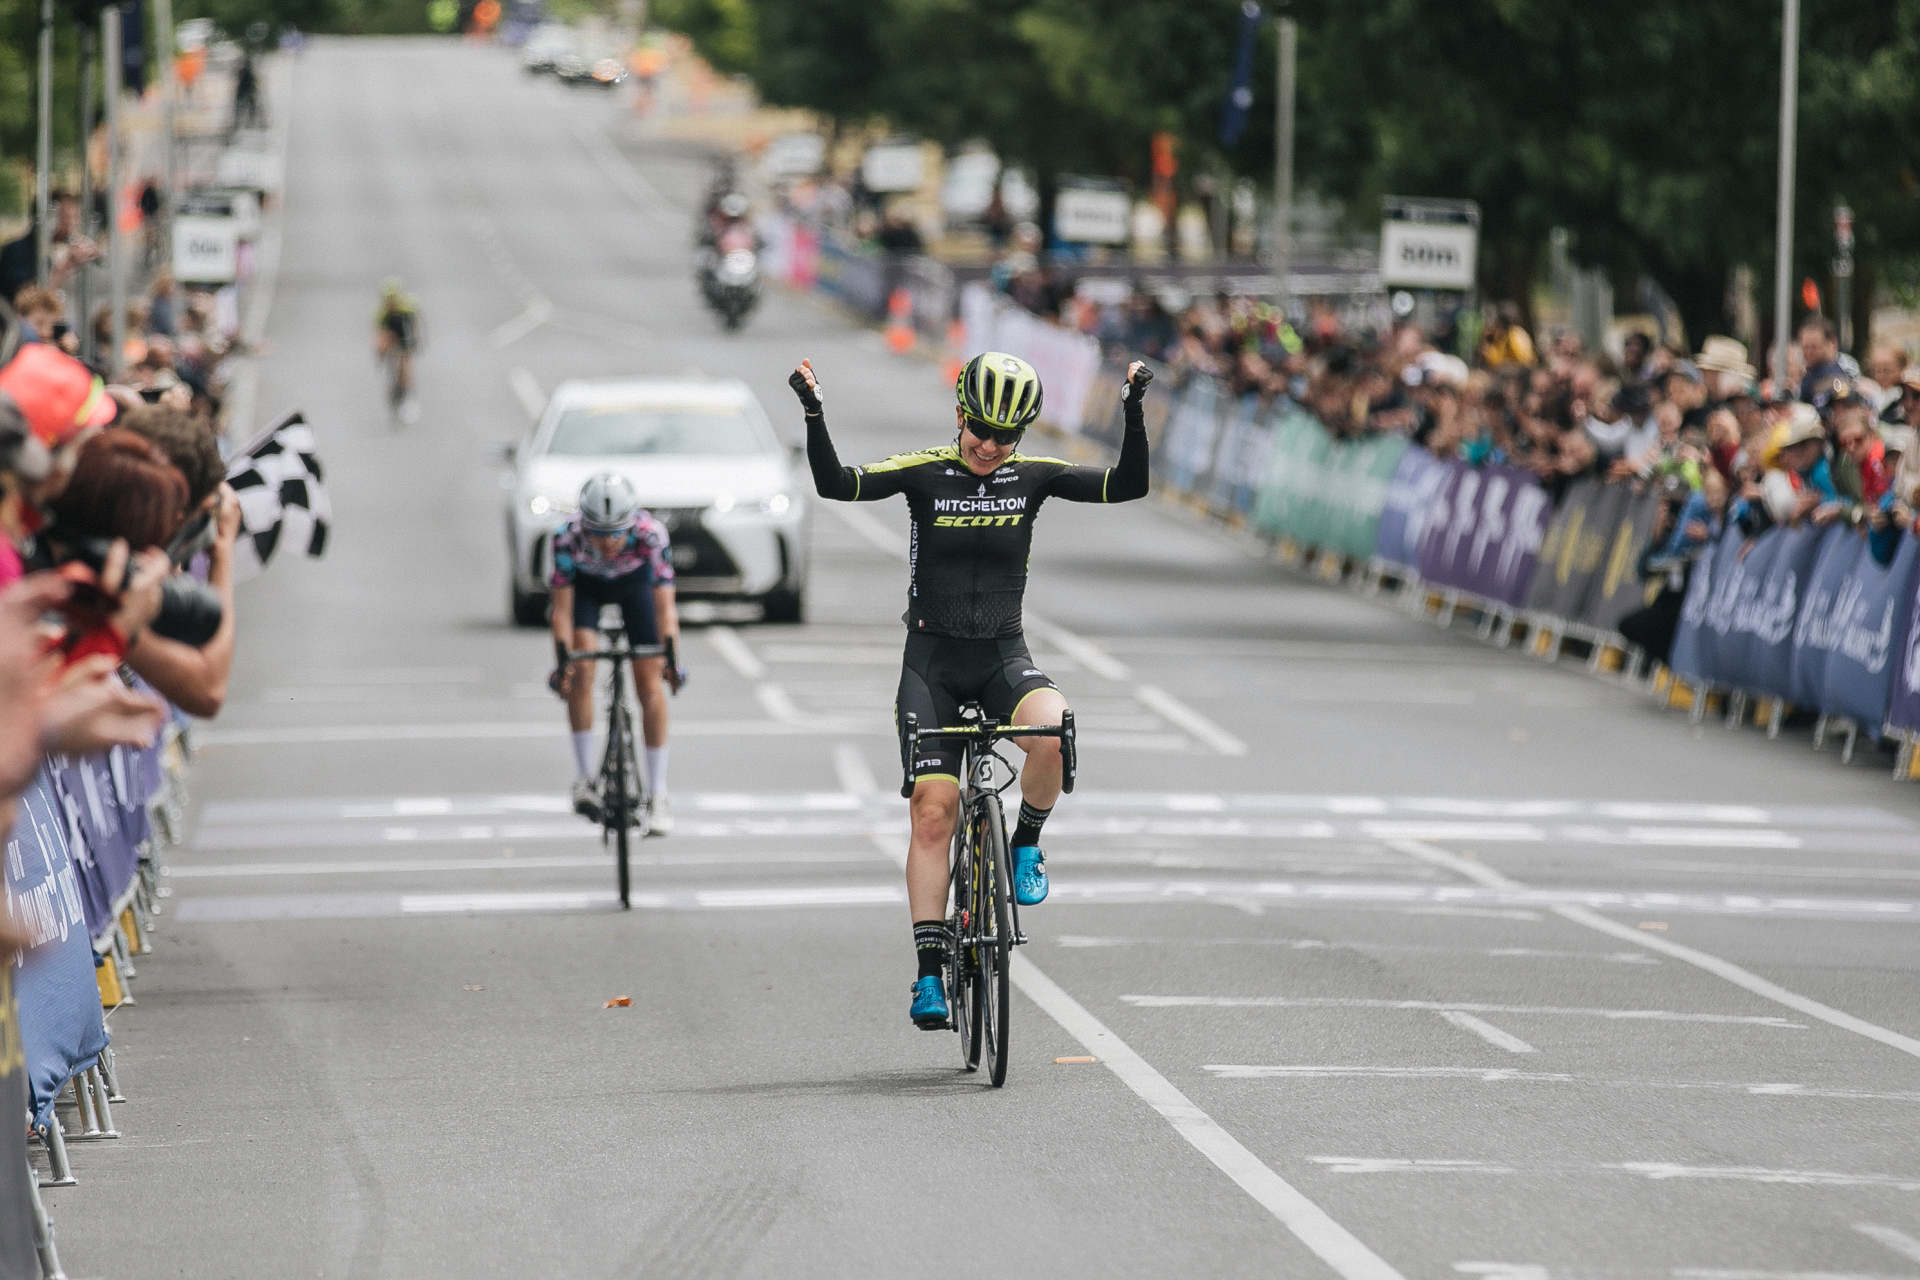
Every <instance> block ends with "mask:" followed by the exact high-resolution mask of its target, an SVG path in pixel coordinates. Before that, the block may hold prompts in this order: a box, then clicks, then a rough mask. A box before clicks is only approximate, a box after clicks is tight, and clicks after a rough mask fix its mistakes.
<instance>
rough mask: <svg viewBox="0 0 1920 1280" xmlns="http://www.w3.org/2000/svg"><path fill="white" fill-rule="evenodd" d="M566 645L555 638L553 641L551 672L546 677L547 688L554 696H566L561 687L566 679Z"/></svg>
mask: <svg viewBox="0 0 1920 1280" xmlns="http://www.w3.org/2000/svg"><path fill="white" fill-rule="evenodd" d="M567 667H568V663H567V646H566V645H564V644H562V643H560V641H558V640H555V641H554V642H553V674H552V675H550V676H548V677H547V688H549V689H551V690H553V692H554V695H555V696H556V697H561V698H564V697H566V696H567V695H566V693H565V691H564V690H563V689H562V688H561V686H562V685H564V684H565V683H566V680H567Z"/></svg>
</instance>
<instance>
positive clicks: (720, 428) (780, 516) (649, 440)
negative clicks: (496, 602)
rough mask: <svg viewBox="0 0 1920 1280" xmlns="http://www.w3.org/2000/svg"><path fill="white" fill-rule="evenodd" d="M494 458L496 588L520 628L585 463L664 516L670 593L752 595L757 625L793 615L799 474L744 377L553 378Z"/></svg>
mask: <svg viewBox="0 0 1920 1280" xmlns="http://www.w3.org/2000/svg"><path fill="white" fill-rule="evenodd" d="M508 458H509V460H510V461H511V463H512V465H513V477H512V488H511V490H510V492H509V497H508V499H507V510H506V532H507V549H508V554H509V557H510V564H511V570H510V573H509V583H508V593H509V598H510V600H511V604H512V612H513V619H514V621H515V622H517V623H519V624H520V625H522V626H539V625H541V624H542V623H543V622H544V621H545V618H546V608H547V578H548V574H549V572H550V571H551V560H550V549H549V543H550V541H551V538H552V535H553V531H554V529H555V528H556V527H557V526H558V525H559V524H560V522H561V521H562V520H563V519H565V518H566V517H567V516H568V515H570V514H571V513H572V512H573V511H575V510H577V509H578V508H577V505H576V504H577V502H578V499H579V494H580V486H581V485H583V484H585V483H586V481H587V478H588V477H589V476H591V475H593V474H595V473H596V472H599V471H617V472H619V473H620V474H622V475H624V476H626V477H627V478H628V479H629V480H631V481H632V482H633V485H634V488H635V490H636V491H637V492H638V493H639V495H640V501H641V502H642V503H643V504H644V505H645V506H646V507H647V509H648V510H650V511H651V512H653V514H654V516H655V517H656V518H658V519H659V520H660V522H661V523H662V524H664V525H665V526H666V528H667V533H668V536H669V537H670V538H671V539H672V554H673V568H674V577H675V585H676V586H677V588H678V591H679V594H680V596H681V598H682V599H689V598H691V599H703V598H704V599H735V600H750V601H758V602H759V604H760V605H761V607H762V610H763V611H764V616H765V618H766V620H767V621H769V622H799V621H800V620H801V619H802V617H803V616H804V614H805V611H806V589H807V565H808V552H809V544H810V537H809V535H810V532H811V526H812V511H811V502H810V500H809V496H810V494H811V493H812V485H811V481H810V480H809V479H808V477H807V475H806V468H805V466H804V464H802V463H800V462H799V461H798V460H797V459H796V457H795V455H794V454H793V453H791V452H790V451H788V450H787V449H785V448H783V447H782V446H781V444H780V441H779V438H778V437H777V436H775V434H774V431H773V427H772V425H771V424H770V423H769V422H768V421H767V415H766V412H765V411H764V410H763V409H762V408H761V407H760V402H759V400H758V399H756V398H755V397H754V394H753V392H752V391H750V390H748V388H747V385H746V384H745V383H743V382H740V381H738V380H736V379H730V378H729V379H700V378H601V379H592V380H583V381H576V382H565V383H562V384H561V385H560V386H559V387H558V388H557V389H555V391H554V393H553V397H552V399H550V400H549V401H548V403H547V408H546V411H545V412H544V413H543V414H542V415H541V417H540V421H539V424H538V425H537V426H535V427H534V428H533V430H532V432H530V433H529V434H528V436H527V437H526V439H524V440H522V441H520V442H519V443H518V444H516V445H513V446H512V447H511V448H510V449H509V450H508Z"/></svg>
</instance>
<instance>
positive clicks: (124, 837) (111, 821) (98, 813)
mask: <svg viewBox="0 0 1920 1280" xmlns="http://www.w3.org/2000/svg"><path fill="white" fill-rule="evenodd" d="M61 759H63V760H64V763H62V764H61V765H60V766H59V767H57V768H55V769H53V771H52V776H53V786H54V794H55V795H56V797H57V798H58V799H59V801H60V805H61V809H62V811H63V813H64V815H65V818H66V824H67V848H68V850H69V852H70V853H71V854H72V856H73V862H74V866H75V869H76V871H77V873H78V878H79V882H80V902H81V905H82V907H83V908H84V910H85V912H86V919H87V936H88V937H90V938H101V937H104V936H105V935H106V933H107V931H108V930H109V929H111V928H112V927H113V920H114V904H115V903H117V902H118V901H119V899H120V895H121V894H122V893H124V892H125V891H126V890H127V888H128V886H130V885H131V884H132V883H133V879H134V876H135V875H136V874H138V872H139V865H140V853H139V850H137V849H136V848H135V847H134V843H135V842H134V841H133V840H132V839H129V838H128V832H127V831H126V828H125V823H124V822H123V820H122V811H121V806H120V796H122V795H124V794H126V793H127V787H128V781H127V778H126V764H125V758H124V756H120V757H118V759H119V763H120V767H119V768H117V769H116V768H114V767H113V766H114V761H115V757H114V756H113V755H112V754H111V753H110V754H109V755H99V756H88V757H86V758H84V759H80V760H73V759H67V758H64V757H61Z"/></svg>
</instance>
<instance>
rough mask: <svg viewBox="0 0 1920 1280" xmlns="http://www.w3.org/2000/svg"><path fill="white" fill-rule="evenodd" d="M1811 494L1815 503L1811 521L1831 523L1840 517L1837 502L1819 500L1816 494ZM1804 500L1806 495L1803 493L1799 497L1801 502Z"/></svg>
mask: <svg viewBox="0 0 1920 1280" xmlns="http://www.w3.org/2000/svg"><path fill="white" fill-rule="evenodd" d="M1811 496H1812V497H1813V500H1814V502H1815V504H1816V505H1815V506H1814V508H1813V522H1814V523H1815V524H1818V525H1829V524H1832V523H1833V522H1834V521H1835V520H1838V519H1839V518H1840V512H1841V510H1842V508H1841V505H1840V504H1839V503H1837V502H1821V501H1820V498H1819V495H1818V494H1814V495H1811ZM1806 500H1807V495H1803V496H1802V497H1801V499H1800V501H1801V503H1802V504H1804V503H1805V502H1806Z"/></svg>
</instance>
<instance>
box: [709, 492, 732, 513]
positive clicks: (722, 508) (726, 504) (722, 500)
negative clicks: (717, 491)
mask: <svg viewBox="0 0 1920 1280" xmlns="http://www.w3.org/2000/svg"><path fill="white" fill-rule="evenodd" d="M731 510H733V495H732V494H730V493H723V494H721V495H720V496H719V497H717V498H715V499H714V500H713V513H714V514H715V515H717V516H723V515H725V514H727V512H729V511H731Z"/></svg>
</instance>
